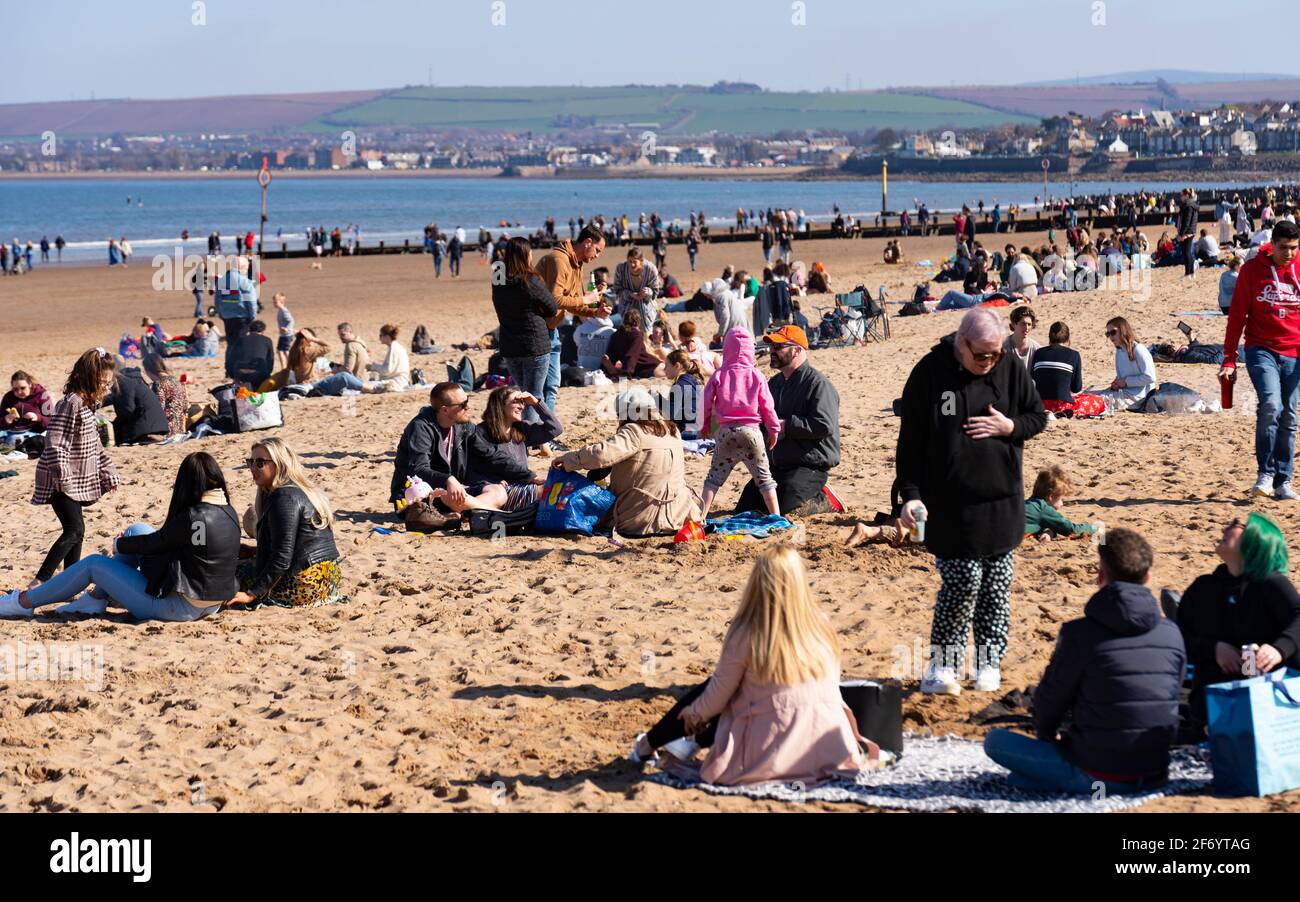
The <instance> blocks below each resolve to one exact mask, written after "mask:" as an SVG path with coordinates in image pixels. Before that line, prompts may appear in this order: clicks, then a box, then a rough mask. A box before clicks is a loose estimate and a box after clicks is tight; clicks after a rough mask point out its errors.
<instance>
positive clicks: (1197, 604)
mask: <svg viewBox="0 0 1300 902" xmlns="http://www.w3.org/2000/svg"><path fill="white" fill-rule="evenodd" d="M1214 552H1215V554H1217V555H1218V556H1219V558H1220V559H1221V560H1222V561H1223V563H1222V564H1221V565H1220V566H1219V567H1218V569H1216V570H1215V571H1214V572H1213V573H1210V574H1208V575H1206V576H1202V577H1200V578H1198V579H1197V580H1196V581H1195V582H1194V583H1192V585H1191V586H1190V587H1189V588H1188V589H1187V591H1186V592H1185V593H1184V594H1183V599H1182V602H1181V603H1180V604H1179V606H1178V627H1179V629H1181V630H1182V633H1183V642H1184V644H1185V645H1186V646H1187V658H1188V661H1189V662H1190V663H1191V664H1192V666H1193V667H1194V668H1195V669H1194V670H1193V672H1192V697H1191V706H1192V709H1191V720H1192V723H1193V724H1194V725H1195V726H1196V727H1199V728H1200V729H1203V728H1204V725H1205V687H1206V686H1209V685H1211V684H1213V683H1223V682H1228V681H1231V680H1235V679H1240V678H1241V676H1242V662H1243V658H1244V656H1243V654H1242V647H1243V646H1258V650H1257V651H1256V663H1257V665H1258V667H1259V672H1260V673H1268V672H1270V671H1272V670H1275V669H1277V668H1279V667H1297V668H1300V593H1297V592H1296V589H1295V586H1293V585H1292V584H1291V580H1290V579H1289V578H1288V576H1287V574H1288V572H1289V570H1290V565H1289V556H1288V553H1287V545H1286V536H1284V535H1283V534H1282V530H1281V529H1279V528H1278V526H1277V524H1276V523H1274V522H1273V521H1272V520H1270V519H1269V518H1268V517H1266V516H1264V515H1263V514H1251V515H1250V516H1249V517H1248V518H1247V519H1246V520H1245V521H1242V520H1241V519H1239V518H1234V519H1233V520H1232V522H1231V523H1229V524H1228V525H1227V526H1226V527H1224V530H1223V535H1222V536H1221V537H1220V539H1219V544H1218V545H1217V546H1215V549H1214Z"/></svg>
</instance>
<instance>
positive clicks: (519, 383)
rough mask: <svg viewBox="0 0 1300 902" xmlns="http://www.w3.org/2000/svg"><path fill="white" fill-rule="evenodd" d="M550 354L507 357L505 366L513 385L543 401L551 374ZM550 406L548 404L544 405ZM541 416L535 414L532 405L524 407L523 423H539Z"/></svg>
mask: <svg viewBox="0 0 1300 902" xmlns="http://www.w3.org/2000/svg"><path fill="white" fill-rule="evenodd" d="M551 356H552V355H550V354H543V355H541V356H540V357H507V358H506V368H507V369H509V370H510V378H511V379H512V380H514V383H515V386H516V387H517V388H518V389H519V390H520V391H526V392H528V393H529V394H531V395H532V396H533V397H534V398H538V399H540V400H542V401H543V403H545V398H543V397H542V396H543V395H544V394H546V384H547V381H548V380H549V378H550V374H551ZM546 406H547V407H550V404H547V405H546ZM541 421H542V418H541V417H540V416H538V415H537V411H536V410H535V409H534V408H532V407H525V408H524V422H525V423H540V422H541Z"/></svg>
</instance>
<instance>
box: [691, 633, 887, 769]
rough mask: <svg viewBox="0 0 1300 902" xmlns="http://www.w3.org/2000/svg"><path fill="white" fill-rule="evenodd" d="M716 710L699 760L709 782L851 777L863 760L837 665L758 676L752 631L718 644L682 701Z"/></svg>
mask: <svg viewBox="0 0 1300 902" xmlns="http://www.w3.org/2000/svg"><path fill="white" fill-rule="evenodd" d="M686 710H687V711H688V712H690V714H691V715H692V716H693V717H696V718H698V719H700V720H710V719H712V718H714V717H718V730H717V737H716V739H715V740H714V742H713V746H712V747H711V748H710V749H709V754H708V757H707V758H705V759H704V764H703V766H702V767H701V768H700V776H701V778H703V779H704V780H705V782H708V783H714V784H717V785H719V786H734V785H738V784H742V783H767V782H771V781H777V780H780V781H785V782H792V781H799V782H801V783H804V784H805V785H811V784H813V783H816V782H818V781H821V780H829V779H834V778H837V777H844V778H849V779H851V778H852V777H853V776H854V775H855V774H856V773H858V771H860V770H862V769H863V767H864V766H865V764H866V762H865V760H864V758H863V755H862V751H861V748H860V747H859V745H858V741H857V738H856V736H855V734H854V728H853V726H852V724H851V722H850V720H849V717H850V715H849V713H848V708H846V707H845V706H844V701H843V699H842V698H841V697H840V668H839V665H838V664H836V665H834V666H833V667H831V668H829V670H828V671H827V673H826V675H825V676H824V677H822V678H821V679H820V680H814V681H810V682H806V683H801V684H799V685H797V686H777V685H772V684H770V683H769V684H763V683H758V682H756V681H755V680H754V678H753V677H752V676H751V674H750V673H749V635H748V633H743V632H742V633H740V634H738V635H736V636H733V637H732V640H731V641H730V642H728V643H727V645H726V646H725V647H724V648H723V649H722V658H721V659H720V660H719V661H718V667H717V669H716V670H715V671H714V672H713V677H712V679H710V680H709V685H708V688H706V689H705V690H704V693H703V694H702V695H701V696H700V697H699V698H697V699H696V700H695V703H694V704H692V705H691V706H690V707H689V708H687V709H686Z"/></svg>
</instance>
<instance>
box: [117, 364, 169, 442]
mask: <svg viewBox="0 0 1300 902" xmlns="http://www.w3.org/2000/svg"><path fill="white" fill-rule="evenodd" d="M110 404H111V405H112V406H113V410H114V415H113V439H114V440H115V441H116V442H117V443H118V444H119V445H135V444H139V443H141V442H157V441H162V440H163V439H165V438H166V437H167V435H168V434H169V433H170V432H171V427H170V426H169V425H168V424H167V414H166V412H164V411H163V406H162V402H161V401H159V400H158V396H157V395H155V394H154V393H153V392H152V391H151V390H150V388H149V386H147V385H145V382H144V376H143V375H142V374H141V373H140V370H139V369H135V368H132V369H128V370H121V371H120V372H119V373H118V376H117V382H116V384H115V385H114V386H113V391H112V393H111V394H110V395H109V396H108V397H107V398H105V399H104V406H105V407H107V406H109V405H110Z"/></svg>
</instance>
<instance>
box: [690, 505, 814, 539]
mask: <svg viewBox="0 0 1300 902" xmlns="http://www.w3.org/2000/svg"><path fill="white" fill-rule="evenodd" d="M704 525H705V528H706V529H707V531H708V532H711V533H715V534H717V535H720V536H753V537H754V538H756V539H766V538H767V537H768V536H769V535H771V534H772V533H774V532H780V531H782V530H786V529H794V524H793V523H791V522H790V521H789V520H787V519H786V518H785V517H781V516H777V515H776V514H759V513H754V512H752V511H749V512H746V513H743V514H735V515H734V516H731V517H725V518H723V519H721V520H709V521H708V522H706V523H705V524H704Z"/></svg>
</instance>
